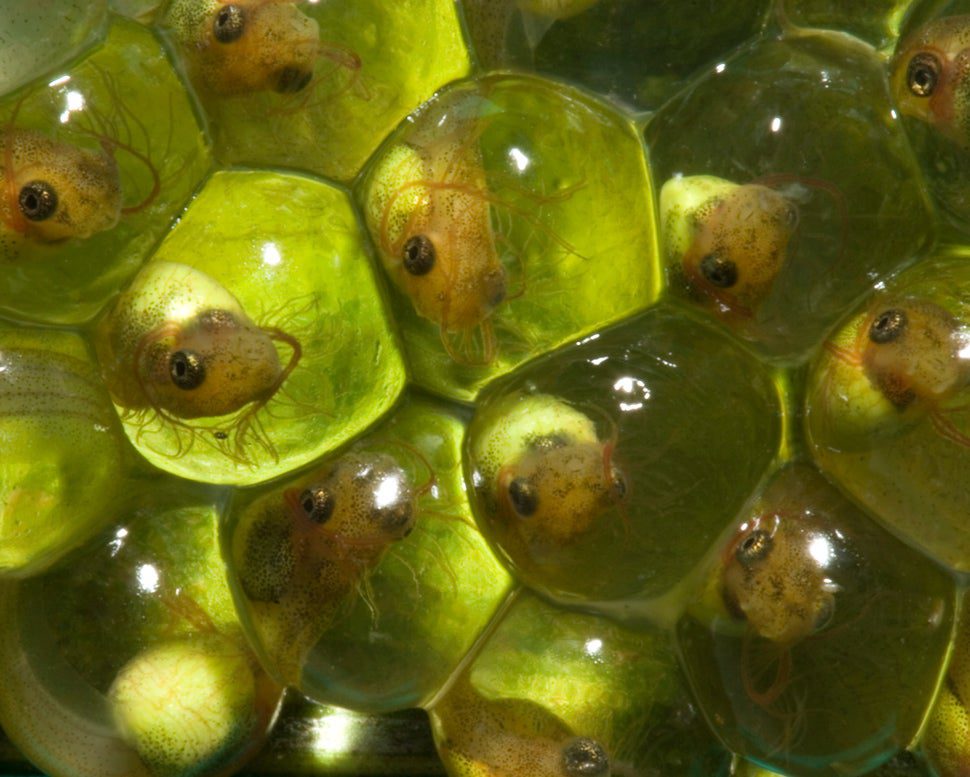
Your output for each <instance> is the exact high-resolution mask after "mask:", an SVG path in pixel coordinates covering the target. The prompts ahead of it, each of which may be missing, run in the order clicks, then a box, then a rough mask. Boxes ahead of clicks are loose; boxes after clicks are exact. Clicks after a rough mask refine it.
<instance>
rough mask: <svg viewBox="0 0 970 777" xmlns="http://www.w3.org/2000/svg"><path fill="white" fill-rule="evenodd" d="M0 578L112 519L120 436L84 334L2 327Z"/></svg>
mask: <svg viewBox="0 0 970 777" xmlns="http://www.w3.org/2000/svg"><path fill="white" fill-rule="evenodd" d="M0 440H2V441H3V449H4V450H5V451H6V452H7V454H6V455H4V456H3V457H2V461H0V577H8V576H14V577H21V576H24V575H28V574H34V573H36V572H38V571H39V570H42V569H44V568H46V567H48V566H50V564H51V563H53V562H54V561H56V560H57V559H59V558H61V557H62V556H63V555H64V554H65V553H67V552H68V551H70V550H71V549H72V548H74V547H75V546H76V545H77V544H78V543H79V542H83V541H84V540H86V539H87V538H88V537H90V536H91V535H93V534H95V533H96V532H98V531H99V530H100V529H101V528H102V527H103V526H104V525H105V523H106V522H107V521H110V520H111V516H112V512H113V504H114V501H115V498H116V496H117V489H118V485H119V480H123V479H124V477H125V475H126V462H125V456H124V436H123V435H122V433H121V429H120V428H119V425H118V422H117V418H116V417H115V415H114V413H113V411H112V408H111V400H110V399H109V397H108V394H107V392H106V391H105V389H104V386H103V385H102V382H101V378H100V376H99V375H98V371H97V367H96V366H95V364H94V363H93V361H92V359H91V356H90V355H89V353H88V349H87V345H86V344H85V343H84V341H83V340H81V338H80V337H78V336H77V335H73V334H67V333H65V332H55V331H51V330H40V329H37V330H34V329H26V328H20V329H13V328H10V327H3V328H0Z"/></svg>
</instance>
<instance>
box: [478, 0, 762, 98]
mask: <svg viewBox="0 0 970 777" xmlns="http://www.w3.org/2000/svg"><path fill="white" fill-rule="evenodd" d="M462 5H463V7H464V10H465V16H466V20H467V23H468V28H469V34H470V36H471V40H472V44H473V46H474V49H475V54H476V55H477V57H478V59H479V61H480V62H481V63H482V64H483V66H484V67H485V68H488V69H500V70H510V69H511V70H519V71H525V72H531V73H541V74H543V75H549V76H552V77H553V78H555V79H557V80H565V81H571V82H574V83H579V84H581V85H583V86H584V87H586V88H588V89H590V90H592V91H595V92H599V93H600V94H607V95H609V96H610V97H611V98H613V99H619V100H622V101H624V102H625V103H627V104H629V105H631V106H633V107H634V108H635V109H638V110H651V109H655V108H657V107H659V106H660V105H662V104H663V102H664V101H665V100H666V99H667V98H669V97H670V96H672V95H673V94H675V93H676V92H677V90H678V89H680V88H682V87H683V86H684V84H685V82H686V81H687V80H688V79H689V78H690V77H692V76H693V75H694V73H696V72H698V71H700V70H701V69H703V68H705V67H706V66H707V65H711V66H713V65H714V64H715V63H717V62H719V61H722V60H723V58H724V57H725V56H727V55H728V54H729V53H730V52H731V50H732V49H733V48H734V47H735V46H737V45H739V44H741V43H742V42H743V41H745V40H746V39H748V38H749V37H751V36H753V35H755V34H757V32H758V30H759V28H760V27H761V24H762V22H763V20H764V17H765V14H766V12H767V10H768V5H769V4H768V3H767V2H765V1H764V0H731V1H730V2H724V3H719V4H717V6H705V7H704V8H703V12H704V14H705V19H706V23H705V25H704V29H698V27H697V25H693V24H691V19H692V18H693V17H692V13H691V12H692V11H693V10H700V7H699V6H698V7H697V8H694V7H691V8H690V9H689V10H686V9H685V6H684V5H683V3H682V2H678V0H654V1H653V2H651V3H649V4H644V3H642V2H638V1H637V0H610V1H609V2H603V1H602V0H466V2H464V3H463V4H462ZM632 63H635V64H632Z"/></svg>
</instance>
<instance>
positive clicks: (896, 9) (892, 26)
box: [776, 0, 916, 51]
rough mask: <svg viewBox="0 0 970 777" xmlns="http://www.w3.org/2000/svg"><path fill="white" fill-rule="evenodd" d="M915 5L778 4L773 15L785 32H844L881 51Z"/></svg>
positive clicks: (910, 1) (795, 0)
mask: <svg viewBox="0 0 970 777" xmlns="http://www.w3.org/2000/svg"><path fill="white" fill-rule="evenodd" d="M915 4H916V0H779V2H778V3H777V4H776V11H778V16H779V17H780V21H781V23H782V26H784V27H786V28H787V29H788V30H789V32H794V33H796V34H797V32H798V28H799V27H802V28H817V27H822V28H825V29H828V30H834V31H837V32H847V33H849V34H850V35H854V36H856V37H858V38H861V39H862V40H864V41H866V42H867V43H870V44H872V45H873V46H875V47H876V48H877V49H879V50H880V51H884V50H886V49H887V48H891V47H892V46H893V45H894V44H895V43H896V40H897V39H898V37H899V30H900V27H901V26H902V24H903V19H904V17H906V15H907V13H909V11H910V9H911V8H912V7H913V6H914V5H915ZM793 28H794V29H793Z"/></svg>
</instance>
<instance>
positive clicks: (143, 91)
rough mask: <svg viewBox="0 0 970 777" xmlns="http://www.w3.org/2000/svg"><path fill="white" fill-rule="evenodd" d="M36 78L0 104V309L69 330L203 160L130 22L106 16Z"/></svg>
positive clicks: (174, 92) (197, 138)
mask: <svg viewBox="0 0 970 777" xmlns="http://www.w3.org/2000/svg"><path fill="white" fill-rule="evenodd" d="M48 11H49V9H48ZM0 15H2V14H0ZM45 80H46V81H47V83H44V84H36V85H34V86H31V87H30V88H28V89H27V90H25V91H24V92H22V93H19V94H17V95H13V96H11V97H9V98H8V99H6V100H5V101H4V102H3V103H2V104H0V116H2V117H3V124H4V130H3V132H2V138H3V140H2V141H0V142H2V145H3V147H4V148H5V149H7V150H9V152H10V156H5V157H4V159H5V163H4V166H3V170H2V173H0V179H2V180H3V181H4V182H5V183H4V191H7V192H10V195H9V196H8V198H7V199H6V200H5V201H4V202H2V203H0V260H3V262H4V268H5V269H4V272H3V274H2V276H0V311H2V312H4V313H5V314H7V315H10V316H13V317H16V318H25V319H32V320H39V321H44V322H55V323H70V324H76V323H80V322H84V321H88V320H90V319H91V318H93V317H94V316H95V315H96V314H97V313H98V312H99V311H100V310H101V309H102V308H103V307H104V305H105V303H106V302H107V301H108V299H109V298H110V297H111V295H113V294H115V293H116V292H117V291H118V289H119V288H121V287H122V286H123V285H124V284H125V283H126V282H127V281H128V280H130V278H131V277H132V276H133V275H134V274H135V272H136V271H137V270H138V267H139V266H140V265H141V264H142V262H143V261H144V260H145V258H146V257H147V255H148V253H149V251H150V250H151V249H152V247H153V246H154V245H155V243H156V242H157V241H158V240H159V238H160V237H161V236H162V235H163V234H164V233H165V231H166V230H167V229H168V226H169V222H170V221H171V220H172V218H173V217H175V215H176V214H177V213H178V212H179V211H180V210H181V209H182V207H184V205H185V203H186V201H187V200H188V199H189V197H190V195H191V194H192V192H194V191H195V189H196V187H197V186H198V184H199V182H200V181H201V179H202V177H203V175H204V174H205V172H206V171H207V169H208V167H209V164H210V162H209V156H208V149H207V143H206V139H205V136H204V135H203V134H202V130H201V129H200V127H199V125H198V122H197V121H196V118H195V114H194V113H193V108H192V104H191V102H190V101H189V98H188V96H187V95H186V94H185V90H184V89H183V87H182V83H181V81H180V80H179V78H178V76H177V75H176V73H175V71H174V70H173V69H172V66H171V64H169V61H168V59H167V58H166V55H165V51H164V49H163V48H162V46H161V45H160V44H159V42H158V41H157V40H156V39H155V37H154V36H153V35H152V34H151V32H149V31H148V30H146V29H145V28H144V27H142V26H141V25H139V24H136V23H135V22H131V21H128V20H125V19H121V18H115V19H114V21H113V23H112V25H111V28H110V30H109V32H108V36H107V39H106V40H105V42H104V44H103V45H101V46H100V47H99V48H98V49H96V50H95V51H94V52H93V53H92V54H90V55H89V56H88V57H86V58H85V59H83V60H82V61H81V62H79V63H78V64H75V65H72V66H70V67H68V68H66V69H65V70H63V71H56V72H55V73H53V74H52V75H51V76H50V77H49V78H47V79H45Z"/></svg>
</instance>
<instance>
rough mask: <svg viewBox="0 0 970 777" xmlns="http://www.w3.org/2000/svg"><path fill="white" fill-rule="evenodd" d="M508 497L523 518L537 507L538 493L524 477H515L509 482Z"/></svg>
mask: <svg viewBox="0 0 970 777" xmlns="http://www.w3.org/2000/svg"><path fill="white" fill-rule="evenodd" d="M509 499H511V500H512V507H514V508H515V512H517V513H518V514H519V515H520V516H522V517H523V518H528V517H529V516H530V515H532V514H533V513H535V511H536V510H538V509H539V494H538V493H536V488H535V486H533V485H532V484H531V483H530V482H529V481H528V480H526V479H525V478H516V479H515V480H513V481H512V482H511V483H509Z"/></svg>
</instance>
